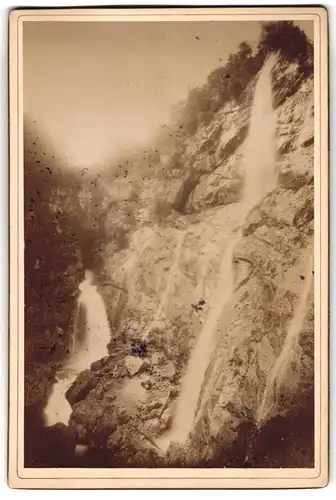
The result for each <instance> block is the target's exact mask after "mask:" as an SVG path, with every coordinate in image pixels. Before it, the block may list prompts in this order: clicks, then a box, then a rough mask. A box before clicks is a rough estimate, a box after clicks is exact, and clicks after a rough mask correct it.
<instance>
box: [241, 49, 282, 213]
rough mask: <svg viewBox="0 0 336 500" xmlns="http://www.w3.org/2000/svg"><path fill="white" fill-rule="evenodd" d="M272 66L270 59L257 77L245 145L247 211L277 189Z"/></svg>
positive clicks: (270, 58) (271, 57)
mask: <svg viewBox="0 0 336 500" xmlns="http://www.w3.org/2000/svg"><path fill="white" fill-rule="evenodd" d="M275 62H276V59H275V56H274V55H271V56H270V57H269V58H268V59H267V60H266V62H265V64H264V66H263V68H262V70H261V72H260V74H259V78H258V80H257V83H256V87H255V91H254V99H253V103H252V108H251V115H250V125H249V131H248V135H247V138H246V142H245V144H244V168H245V184H244V191H243V199H242V203H243V205H244V206H245V209H246V210H247V211H248V210H249V209H251V208H252V207H253V206H254V205H256V204H258V203H259V202H260V201H261V200H262V199H263V198H264V196H265V195H266V194H267V193H268V192H269V191H271V190H272V189H274V188H275V186H276V171H275V158H276V142H275V126H276V115H275V113H274V110H273V95H272V82H271V73H272V68H273V66H274V64H275Z"/></svg>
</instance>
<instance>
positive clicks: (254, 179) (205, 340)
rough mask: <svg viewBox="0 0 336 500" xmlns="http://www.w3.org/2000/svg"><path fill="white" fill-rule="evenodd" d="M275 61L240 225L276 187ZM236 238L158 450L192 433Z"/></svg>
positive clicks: (252, 148)
mask: <svg viewBox="0 0 336 500" xmlns="http://www.w3.org/2000/svg"><path fill="white" fill-rule="evenodd" d="M275 61H276V59H275V57H274V56H271V57H269V58H268V59H267V60H266V62H265V64H264V66H263V68H262V70H261V71H260V74H259V77H258V79H257V83H256V87H255V91H254V98H253V104H252V108H251V116H250V124H249V132H248V136H247V138H246V141H245V144H244V154H243V162H244V169H245V185H244V191H243V197H242V200H241V202H240V203H239V204H237V207H236V209H237V212H239V215H240V224H243V223H244V221H245V218H246V215H247V213H248V212H249V210H251V208H252V207H253V206H254V205H256V204H258V203H259V202H260V201H261V200H262V199H263V198H264V197H265V195H266V194H267V193H268V192H269V191H270V190H272V189H273V188H274V187H275V185H276V173H275V152H276V149H275V114H274V110H273V103H272V101H273V97H272V82H271V72H272V68H273V66H274V64H275ZM223 225H225V220H223ZM240 235H241V232H240V230H238V231H236V233H232V234H231V235H230V238H229V240H228V241H227V243H226V246H225V247H224V248H223V257H222V261H221V266H220V272H219V277H218V282H217V288H216V291H215V293H214V296H213V299H212V306H211V309H210V311H209V316H208V318H207V320H206V322H205V324H204V327H203V329H202V331H201V332H200V335H199V337H198V340H197V342H196V345H195V347H194V349H193V352H192V353H191V356H190V360H189V363H188V367H187V371H186V374H185V377H184V380H183V383H182V390H181V393H180V396H179V398H178V401H177V407H176V412H175V415H174V418H173V423H172V428H171V430H170V431H169V432H168V433H167V434H166V435H165V436H162V437H161V438H160V440H159V441H158V445H159V446H160V447H161V448H162V449H167V448H168V446H169V444H170V443H171V442H175V443H180V444H183V443H184V442H185V441H186V440H187V438H188V436H189V434H190V432H191V431H192V429H193V425H194V423H195V414H196V409H197V404H198V401H199V397H200V394H201V391H202V386H203V383H204V377H205V373H206V370H207V368H208V365H209V362H210V358H211V355H212V353H213V351H214V349H215V347H216V339H217V338H218V336H217V335H216V333H217V332H218V330H220V327H221V324H222V318H223V314H224V312H225V307H226V306H227V304H228V303H229V301H230V300H231V298H232V296H233V293H234V267H233V253H234V249H235V246H236V244H237V243H238V241H239V240H240V237H241V236H240Z"/></svg>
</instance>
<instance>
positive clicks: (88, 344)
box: [44, 271, 111, 426]
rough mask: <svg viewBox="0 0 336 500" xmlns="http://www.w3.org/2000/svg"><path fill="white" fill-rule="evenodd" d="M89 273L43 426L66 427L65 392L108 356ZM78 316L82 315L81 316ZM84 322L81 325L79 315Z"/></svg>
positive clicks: (106, 332)
mask: <svg viewBox="0 0 336 500" xmlns="http://www.w3.org/2000/svg"><path fill="white" fill-rule="evenodd" d="M92 279H93V276H92V273H91V272H90V271H86V273H85V279H84V280H83V281H82V283H81V284H80V285H79V290H80V294H79V297H78V301H77V312H76V321H75V325H74V334H73V335H74V339H73V340H74V348H73V350H72V353H71V356H70V358H69V359H68V361H67V362H66V363H65V364H64V365H63V368H62V371H61V372H60V373H59V374H58V375H57V382H56V383H55V385H54V386H53V390H52V393H51V395H50V398H49V400H48V403H47V406H46V408H45V410H44V414H45V419H46V424H47V425H48V426H50V425H54V424H56V423H57V422H61V423H64V424H68V422H69V418H70V414H71V411H72V410H71V406H70V404H69V402H68V401H67V399H66V397H65V393H66V391H67V390H68V388H69V387H70V386H71V384H72V383H73V382H74V380H75V379H76V377H77V376H78V374H79V373H80V372H81V371H83V370H86V369H88V368H90V365H91V364H92V363H93V362H94V361H97V360H99V359H101V358H103V357H104V356H106V355H107V354H108V351H107V345H108V343H109V342H110V338H111V334H110V328H109V323H108V318H107V314H106V309H105V305H104V301H103V299H102V297H101V295H100V294H99V292H98V291H97V287H96V286H94V285H92ZM81 313H82V314H81ZM83 313H84V316H85V321H83V322H81V316H82V315H83Z"/></svg>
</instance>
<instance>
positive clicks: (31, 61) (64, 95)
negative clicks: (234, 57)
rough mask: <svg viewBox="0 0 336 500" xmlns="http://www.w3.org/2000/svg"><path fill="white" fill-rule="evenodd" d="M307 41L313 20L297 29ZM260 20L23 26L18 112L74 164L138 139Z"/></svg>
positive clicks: (250, 35) (251, 39)
mask: <svg viewBox="0 0 336 500" xmlns="http://www.w3.org/2000/svg"><path fill="white" fill-rule="evenodd" d="M300 27H301V28H302V29H305V31H306V32H307V34H308V36H312V30H313V29H312V23H309V22H308V23H303V22H302V23H300ZM260 29H261V25H260V23H258V22H238V21H235V22H232V21H231V22H223V21H222V22H211V23H210V22H197V23H196V22H170V23H169V22H166V23H163V22H152V23H146V22H137V23H123V22H120V23H113V22H28V21H27V22H25V23H24V30H23V100H24V112H25V114H26V115H28V116H29V117H30V118H31V119H32V120H34V121H35V120H36V124H37V127H40V128H41V130H42V131H43V133H44V134H45V135H47V136H48V138H49V139H50V140H51V141H52V143H53V145H54V147H55V148H56V149H57V150H58V152H59V155H60V156H63V157H67V159H68V162H69V163H70V164H72V165H74V166H76V167H79V168H82V167H93V166H95V165H97V164H98V163H102V162H105V161H106V162H107V161H109V160H110V159H113V157H117V156H118V154H119V152H120V150H122V149H124V148H129V147H132V146H133V145H136V144H141V143H146V142H148V141H150V138H151V137H152V136H153V135H154V133H155V131H156V130H157V129H158V127H160V126H161V125H162V124H164V123H166V122H167V121H168V120H169V113H170V109H171V106H172V105H173V104H175V103H176V102H178V101H180V100H182V99H184V98H185V97H186V96H187V93H188V89H189V88H193V87H195V86H199V85H202V84H203V83H205V81H206V77H207V75H208V74H209V73H210V72H211V71H212V70H213V69H214V68H216V67H217V66H221V65H223V64H225V61H226V60H227V58H228V56H229V55H230V54H231V53H233V52H235V51H236V50H237V48H238V45H239V44H240V43H241V42H242V41H243V40H245V41H247V42H248V43H250V44H251V45H252V46H255V45H256V43H257V41H258V38H259V35H260Z"/></svg>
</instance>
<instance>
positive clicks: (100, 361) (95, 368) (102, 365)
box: [91, 356, 110, 371]
mask: <svg viewBox="0 0 336 500" xmlns="http://www.w3.org/2000/svg"><path fill="white" fill-rule="evenodd" d="M109 360H110V356H105V357H104V358H102V359H98V360H97V361H94V362H93V363H92V364H91V370H92V371H98V370H101V369H102V368H105V366H106V365H107V363H108V362H109Z"/></svg>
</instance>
